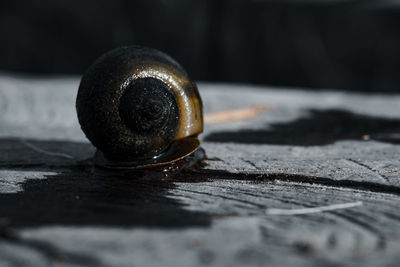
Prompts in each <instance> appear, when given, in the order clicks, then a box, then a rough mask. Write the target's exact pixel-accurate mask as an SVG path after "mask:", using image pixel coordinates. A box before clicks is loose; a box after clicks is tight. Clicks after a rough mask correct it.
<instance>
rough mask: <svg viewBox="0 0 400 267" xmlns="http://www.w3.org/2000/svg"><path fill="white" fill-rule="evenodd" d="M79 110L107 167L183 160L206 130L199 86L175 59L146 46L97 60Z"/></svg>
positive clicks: (87, 76) (87, 77) (81, 94)
mask: <svg viewBox="0 0 400 267" xmlns="http://www.w3.org/2000/svg"><path fill="white" fill-rule="evenodd" d="M76 110H77V115H78V120H79V123H80V125H81V128H82V130H83V132H84V133H85V135H86V137H87V138H88V139H89V140H90V141H91V142H92V144H93V145H94V146H95V147H96V148H97V149H98V151H99V152H98V153H97V156H96V157H97V158H98V162H101V164H103V165H112V166H130V167H136V166H139V167H141V166H148V165H158V164H163V163H168V162H171V161H175V160H178V159H180V158H183V157H185V156H186V155H189V154H191V153H193V152H194V151H195V150H196V149H197V148H198V147H199V144H200V142H199V140H198V139H197V135H198V134H200V133H201V132H202V131H203V112H202V101H201V98H200V95H199V92H198V90H197V87H196V84H195V83H194V82H193V81H192V80H191V79H190V78H189V77H188V75H187V73H186V71H185V70H184V69H183V68H182V67H181V66H180V65H179V64H178V63H177V62H176V61H174V60H173V59H172V58H171V57H169V56H168V55H166V54H164V53H162V52H160V51H158V50H155V49H151V48H146V47H139V46H130V47H122V48H117V49H114V50H112V51H110V52H108V53H106V54H104V55H103V56H101V57H100V58H98V59H97V60H96V61H95V62H94V63H93V65H91V66H90V67H89V69H88V70H87V71H86V72H85V74H84V75H83V77H82V80H81V83H80V85H79V89H78V95H77V99H76Z"/></svg>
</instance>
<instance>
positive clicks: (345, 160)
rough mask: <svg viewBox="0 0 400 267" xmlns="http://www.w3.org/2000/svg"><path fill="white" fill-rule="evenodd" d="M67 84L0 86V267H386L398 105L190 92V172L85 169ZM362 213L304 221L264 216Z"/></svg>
mask: <svg viewBox="0 0 400 267" xmlns="http://www.w3.org/2000/svg"><path fill="white" fill-rule="evenodd" d="M77 85H78V80H77V79H76V78H53V79H44V78H43V79H39V78H23V77H14V76H9V75H2V76H1V77H0V111H1V112H0V151H1V153H0V225H1V228H0V229H1V232H0V265H5V264H8V265H9V266H46V265H52V264H53V265H63V266H132V265H135V266H143V265H145V266H159V265H162V266H200V265H206V264H208V265H214V266H264V265H270V266H285V265H286V266H310V265H314V266H325V265H343V266H355V265H362V266H378V265H387V266H397V265H398V260H399V257H398V251H399V249H400V215H398V214H397V209H398V207H399V205H400V175H399V172H400V159H399V153H400V146H399V138H398V135H397V134H398V133H400V110H399V109H398V103H400V95H363V94H356V93H352V94H348V93H344V92H335V91H323V92H310V91H306V90H287V89H279V88H256V87H250V86H233V85H213V84H200V86H199V87H200V92H201V94H202V97H203V100H204V104H205V112H207V113H210V112H217V111H223V110H227V109H235V108H246V107H250V106H253V105H265V104H267V105H272V106H274V109H271V110H267V111H265V112H264V113H262V114H260V115H259V116H258V117H255V118H253V119H249V120H246V121H230V122H226V123H220V124H212V125H206V130H205V133H204V134H203V136H202V139H203V145H202V146H203V148H204V149H205V151H206V153H207V156H208V158H209V159H207V160H205V161H204V162H203V164H204V166H203V167H202V168H195V169H190V170H187V171H185V172H183V173H181V174H180V175H178V176H171V177H164V178H160V177H153V176H152V177H148V176H144V177H143V176H141V177H138V175H137V174H126V173H124V174H122V173H111V172H104V171H100V170H97V169H93V168H92V167H91V164H90V161H89V160H87V159H90V158H91V156H92V155H93V153H94V148H93V147H92V146H91V145H90V144H89V143H88V142H87V140H86V139H85V137H84V136H83V134H82V133H81V131H80V129H79V125H78V124H77V120H76V115H75V111H74V100H75V95H76V88H77ZM359 201H361V202H362V205H361V206H358V207H353V208H348V209H342V210H334V211H328V212H317V213H313V214H307V215H286V216H285V215H276V214H274V215H273V214H268V210H269V209H273V208H275V209H276V208H279V209H297V208H308V207H320V206H327V205H332V204H341V203H353V202H359Z"/></svg>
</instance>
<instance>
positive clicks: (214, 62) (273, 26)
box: [0, 0, 400, 92]
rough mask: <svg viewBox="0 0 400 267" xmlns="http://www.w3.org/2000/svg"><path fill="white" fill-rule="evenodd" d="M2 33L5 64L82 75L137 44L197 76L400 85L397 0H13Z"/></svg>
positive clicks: (351, 86) (1, 62)
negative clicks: (164, 55) (168, 57)
mask: <svg viewBox="0 0 400 267" xmlns="http://www.w3.org/2000/svg"><path fill="white" fill-rule="evenodd" d="M0 36H1V42H0V71H9V72H25V73H45V74H48V73H50V74H55V73H57V74H60V73H62V74H65V73H67V74H81V73H82V72H83V71H84V70H85V69H86V68H87V67H88V66H89V65H90V64H91V62H92V61H93V60H95V59H96V58H97V57H98V56H99V55H100V54H102V53H104V52H106V51H107V50H110V49H112V48H114V47H117V46H122V45H131V44H139V45H145V46H150V47H154V48H158V49H160V50H162V51H164V52H166V53H168V54H170V55H171V56H172V57H174V58H175V59H176V60H177V61H178V62H180V63H181V64H182V65H183V66H184V67H185V68H186V69H187V70H188V72H189V74H190V75H191V76H192V77H193V78H194V79H196V80H204V81H218V82H240V83H258V84H270V85H280V86H301V87H313V88H338V89H346V90H361V91H380V92H396V91H397V92H399V91H400V75H399V70H400V1H397V0H375V1H369V0H363V1H351V0H342V1H340V0H336V1H333V0H314V1H311V0H308V1H307V0H303V1H301V0H275V1H271V0H253V1H250V0H247V1H245V0H202V1H200V0H198V1H189V0H143V1H133V0H130V1H129V0H80V1H71V0H47V1H45V0H41V1H39V0H36V1H35V0H32V1H20V0H12V1H1V2H0Z"/></svg>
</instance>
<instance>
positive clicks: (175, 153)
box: [94, 136, 200, 170]
mask: <svg viewBox="0 0 400 267" xmlns="http://www.w3.org/2000/svg"><path fill="white" fill-rule="evenodd" d="M199 147H200V140H199V139H198V138H197V136H196V137H194V136H191V137H186V138H183V139H180V140H175V141H174V142H172V144H171V145H170V147H169V148H168V149H167V150H166V151H165V152H164V153H163V154H161V155H160V156H159V157H157V158H154V159H149V160H145V161H127V162H123V161H122V162H121V161H112V160H109V159H107V157H106V156H105V155H104V154H103V153H102V152H101V151H99V150H96V153H95V155H94V164H95V165H96V166H99V167H104V168H108V169H123V170H132V169H150V168H156V167H160V166H164V165H168V164H171V163H174V162H176V161H179V160H181V159H184V158H185V157H187V156H189V155H191V154H193V153H194V152H195V151H196V150H197V149H198V148H199Z"/></svg>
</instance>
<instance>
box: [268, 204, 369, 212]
mask: <svg viewBox="0 0 400 267" xmlns="http://www.w3.org/2000/svg"><path fill="white" fill-rule="evenodd" d="M362 204H363V203H362V201H357V202H350V203H343V204H334V205H329V206H320V207H314V208H301V209H267V211H266V213H267V215H302V214H310V213H318V212H324V211H332V210H339V209H348V208H354V207H358V206H362Z"/></svg>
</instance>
